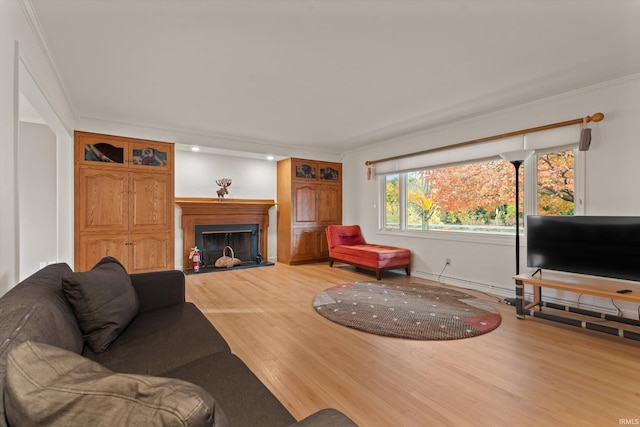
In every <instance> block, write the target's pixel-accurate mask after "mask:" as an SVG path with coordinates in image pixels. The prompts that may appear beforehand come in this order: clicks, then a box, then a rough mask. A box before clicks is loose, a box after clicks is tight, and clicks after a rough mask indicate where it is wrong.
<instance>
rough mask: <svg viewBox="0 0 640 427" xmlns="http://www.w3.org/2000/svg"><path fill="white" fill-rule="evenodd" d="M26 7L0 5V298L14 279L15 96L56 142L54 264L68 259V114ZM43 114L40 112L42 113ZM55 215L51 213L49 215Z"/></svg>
mask: <svg viewBox="0 0 640 427" xmlns="http://www.w3.org/2000/svg"><path fill="white" fill-rule="evenodd" d="M31 17H32V15H31V10H30V5H29V4H28V3H24V2H22V1H18V0H6V1H0V153H2V155H0V200H2V203H0V294H3V293H4V292H5V291H7V290H8V289H10V288H11V287H13V286H14V285H15V284H16V283H17V281H18V278H19V277H20V239H19V233H20V218H19V200H18V192H17V190H18V176H19V166H18V140H19V130H18V118H19V93H20V92H21V91H24V93H25V96H28V98H29V101H31V103H32V104H33V105H34V107H36V109H37V110H38V112H39V113H40V114H41V115H42V117H43V118H45V120H46V122H47V125H49V127H50V128H51V129H52V130H53V131H54V133H55V134H56V138H57V141H58V147H57V154H56V158H55V159H54V160H53V161H54V162H58V163H57V170H58V171H60V174H61V176H59V177H58V185H59V187H58V193H59V195H60V197H59V199H58V201H57V209H58V211H57V214H58V219H59V223H58V224H57V228H58V235H59V239H58V242H57V243H58V259H57V261H62V262H69V263H71V262H72V260H73V227H72V224H73V167H72V166H71V167H69V165H72V163H73V157H72V154H71V153H72V151H71V150H72V138H71V135H72V129H73V128H74V113H73V110H72V108H71V105H70V104H69V102H68V100H67V98H66V95H65V93H64V90H63V88H62V86H61V85H60V83H59V81H58V79H57V76H56V73H55V72H54V67H53V64H52V63H51V61H50V59H49V56H48V55H47V52H46V50H45V48H44V46H43V44H42V42H41V40H40V39H39V38H38V36H37V34H36V33H34V31H33V28H34V26H33V25H32V21H31V20H30V19H31ZM45 110H46V111H45ZM53 214H54V215H55V214H56V212H53Z"/></svg>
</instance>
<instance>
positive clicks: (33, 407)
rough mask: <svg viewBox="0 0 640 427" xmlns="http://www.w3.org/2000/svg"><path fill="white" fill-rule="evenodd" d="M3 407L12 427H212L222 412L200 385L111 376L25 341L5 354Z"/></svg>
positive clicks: (53, 349) (97, 367) (84, 360)
mask: <svg viewBox="0 0 640 427" xmlns="http://www.w3.org/2000/svg"><path fill="white" fill-rule="evenodd" d="M4 393H5V411H6V416H7V420H8V421H9V425H14V426H23V425H24V426H27V425H28V426H37V425H41V426H45V425H46V426H65V427H74V426H82V427H85V426H105V427H113V426H125V425H127V426H129V425H130V426H198V427H200V426H212V425H214V416H215V425H216V426H224V425H226V418H225V416H224V414H223V413H222V412H221V411H220V409H219V408H217V407H216V404H215V401H214V400H213V398H212V397H211V395H210V394H209V393H207V392H206V391H205V390H204V389H203V388H201V387H199V386H197V385H195V384H192V383H189V382H186V381H182V380H177V379H171V378H160V377H152V376H146V375H130V374H115V373H113V372H111V371H109V370H108V369H107V368H105V367H103V366H101V365H100V364H98V363H96V362H93V361H91V360H89V359H87V358H85V357H82V356H80V355H78V354H75V353H73V352H70V351H67V350H63V349H61V348H57V347H53V346H50V345H47V344H41V343H35V342H32V341H27V342H25V343H22V344H20V345H19V346H18V347H16V348H15V349H13V350H12V351H11V353H9V356H8V358H7V374H6V383H5V390H4Z"/></svg>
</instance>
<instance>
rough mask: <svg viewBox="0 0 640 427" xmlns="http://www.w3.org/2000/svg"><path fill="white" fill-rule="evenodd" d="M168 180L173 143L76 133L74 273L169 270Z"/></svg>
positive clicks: (170, 205) (171, 237)
mask: <svg viewBox="0 0 640 427" xmlns="http://www.w3.org/2000/svg"><path fill="white" fill-rule="evenodd" d="M173 182H174V147H173V144H171V143H166V142H157V141H147V140H141V139H134V138H125V137H119V136H111V135H101V134H95V133H89V132H80V131H76V132H75V260H74V261H75V270H76V271H85V270H89V269H90V268H92V267H93V266H94V265H95V264H96V263H97V262H98V261H99V260H100V259H101V258H102V257H104V256H113V257H115V258H117V259H118V260H119V261H120V262H122V264H123V265H124V266H125V267H126V268H127V271H128V272H129V273H140V272H144V271H155V270H168V269H173V268H175V263H174V246H175V242H174V203H173V201H174V189H173Z"/></svg>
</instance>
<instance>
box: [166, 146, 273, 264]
mask: <svg viewBox="0 0 640 427" xmlns="http://www.w3.org/2000/svg"><path fill="white" fill-rule="evenodd" d="M220 178H230V179H231V180H232V183H231V185H230V186H229V187H228V188H227V189H228V190H229V194H228V195H227V196H225V197H226V198H230V199H269V200H273V201H275V200H276V162H275V161H268V160H258V159H246V158H239V157H229V156H219V155H213V154H205V153H194V152H188V151H179V150H177V151H176V164H175V196H176V197H217V195H216V191H217V190H218V188H220V187H218V185H217V184H216V179H220ZM180 221H181V219H180V209H179V208H176V265H177V268H182V267H183V266H182V265H180V264H182V253H183V252H182V250H183V248H182V237H183V236H182V228H181V225H180V224H181V222H180ZM277 237H278V236H277V217H276V207H275V206H274V207H273V208H271V209H270V210H269V234H268V242H269V246H268V248H267V250H268V259H269V261H272V262H273V261H275V260H276V258H277V246H276V243H277Z"/></svg>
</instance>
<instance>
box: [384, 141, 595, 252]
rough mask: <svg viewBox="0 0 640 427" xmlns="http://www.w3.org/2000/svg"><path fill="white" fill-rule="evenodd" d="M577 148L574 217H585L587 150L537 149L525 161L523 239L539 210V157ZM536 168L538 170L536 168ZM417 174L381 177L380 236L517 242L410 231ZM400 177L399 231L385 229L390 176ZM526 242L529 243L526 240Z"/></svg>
mask: <svg viewBox="0 0 640 427" xmlns="http://www.w3.org/2000/svg"><path fill="white" fill-rule="evenodd" d="M569 149H573V151H574V195H575V204H574V216H580V215H584V213H585V207H586V200H585V187H586V185H585V184H586V182H585V181H586V155H585V152H584V151H580V150H578V146H577V145H576V144H569V145H559V146H554V147H550V148H546V149H542V150H536V151H535V153H534V154H533V155H532V156H530V157H529V158H528V159H527V160H525V162H524V164H523V166H522V167H524V201H523V202H524V219H525V220H524V224H523V225H524V233H523V234H521V235H520V237H521V238H523V237H524V238H525V239H526V218H527V216H529V215H537V207H538V185H537V184H538V183H537V180H538V169H537V161H538V155H539V154H545V153H551V152H556V151H564V150H569ZM497 159H500V157H492V158H489V159H487V158H482V159H474V160H472V161H470V162H465V163H474V162H484V161H490V160H497ZM447 166H451V164H443V165H435V166H433V167H432V168H440V167H447ZM534 166H535V167H534ZM411 172H415V171H404V172H395V173H388V174H381V175H378V192H379V194H378V200H379V206H380V209H378V234H384V235H391V236H405V237H415V238H428V239H434V240H448V241H463V242H477V243H496V244H498V243H502V244H506V243H505V242H508V244H511V243H513V233H493V232H478V231H448V230H408V229H407V190H408V188H407V181H408V180H407V176H408V174H409V173H411ZM396 173H397V174H398V178H399V179H398V185H399V204H400V206H399V215H400V217H399V223H400V224H399V225H400V227H399V229H387V228H385V216H386V177H387V176H389V175H395V174H396ZM525 242H526V240H525Z"/></svg>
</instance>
